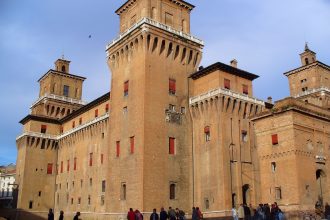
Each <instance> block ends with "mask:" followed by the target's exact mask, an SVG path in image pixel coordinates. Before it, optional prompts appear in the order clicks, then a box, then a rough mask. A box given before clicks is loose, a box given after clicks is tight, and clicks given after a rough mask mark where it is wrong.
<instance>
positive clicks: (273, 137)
mask: <svg viewBox="0 0 330 220" xmlns="http://www.w3.org/2000/svg"><path fill="white" fill-rule="evenodd" d="M272 144H273V145H276V144H278V136H277V134H273V135H272Z"/></svg>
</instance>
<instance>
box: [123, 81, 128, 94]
mask: <svg viewBox="0 0 330 220" xmlns="http://www.w3.org/2000/svg"><path fill="white" fill-rule="evenodd" d="M128 86H129V82H128V81H126V82H124V92H128Z"/></svg>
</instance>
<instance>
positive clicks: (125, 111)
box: [123, 106, 128, 115]
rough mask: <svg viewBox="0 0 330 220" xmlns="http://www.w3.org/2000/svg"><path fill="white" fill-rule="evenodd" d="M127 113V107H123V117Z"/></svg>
mask: <svg viewBox="0 0 330 220" xmlns="http://www.w3.org/2000/svg"><path fill="white" fill-rule="evenodd" d="M127 112H128V109H127V106H125V107H124V108H123V114H124V115H127Z"/></svg>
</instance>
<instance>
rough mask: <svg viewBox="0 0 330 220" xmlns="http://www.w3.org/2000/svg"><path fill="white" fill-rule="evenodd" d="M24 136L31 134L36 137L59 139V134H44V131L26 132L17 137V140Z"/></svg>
mask: <svg viewBox="0 0 330 220" xmlns="http://www.w3.org/2000/svg"><path fill="white" fill-rule="evenodd" d="M24 136H31V137H36V138H45V139H52V140H57V135H51V134H44V133H39V132H31V131H28V132H24V133H23V134H21V135H20V136H18V137H17V138H16V141H17V140H19V139H20V138H22V137H24Z"/></svg>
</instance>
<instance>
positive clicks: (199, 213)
mask: <svg viewBox="0 0 330 220" xmlns="http://www.w3.org/2000/svg"><path fill="white" fill-rule="evenodd" d="M196 211H197V216H198V220H199V219H203V213H202V211H201V210H200V209H199V207H196Z"/></svg>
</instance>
